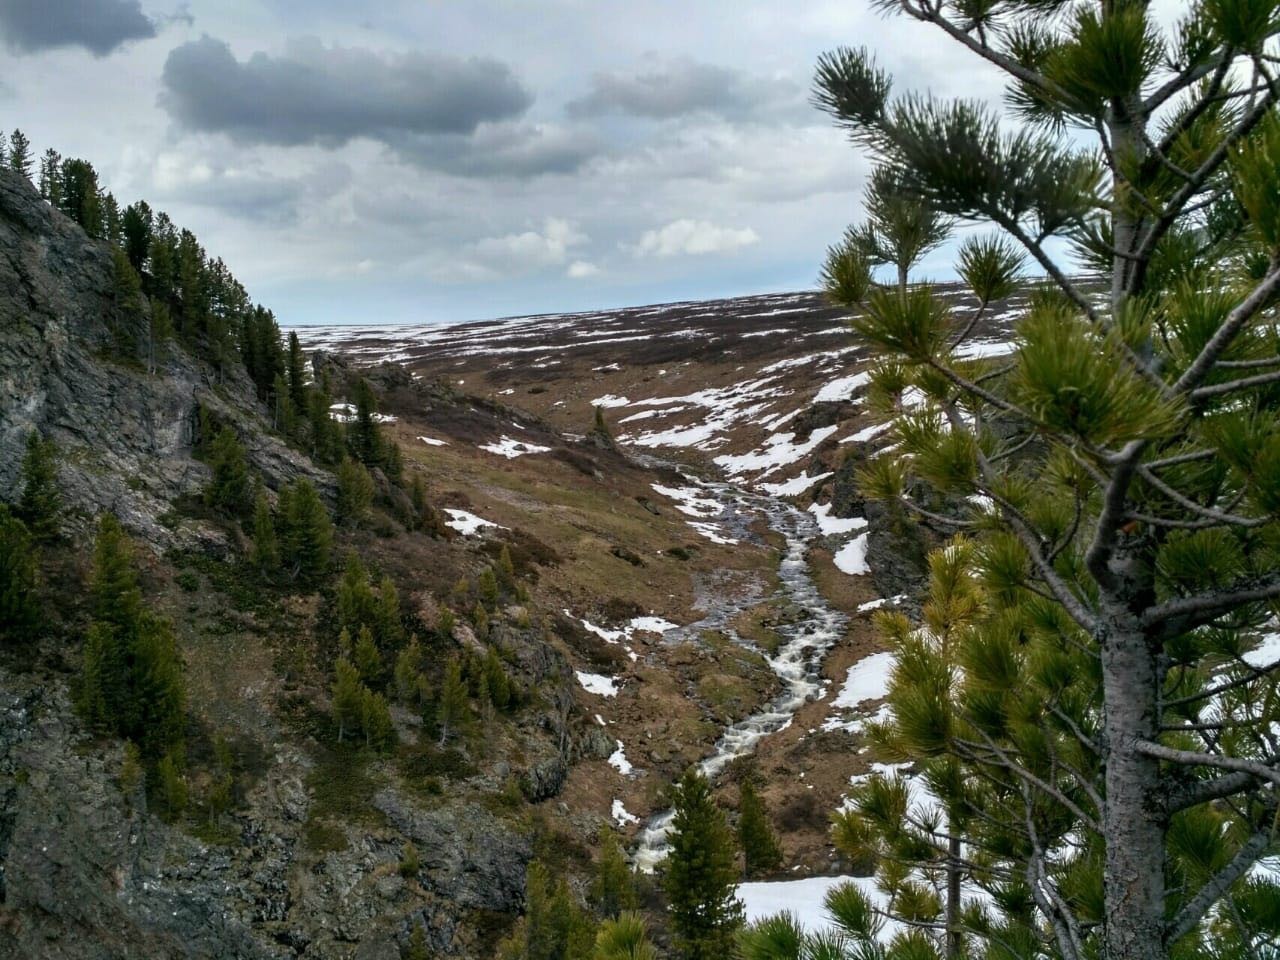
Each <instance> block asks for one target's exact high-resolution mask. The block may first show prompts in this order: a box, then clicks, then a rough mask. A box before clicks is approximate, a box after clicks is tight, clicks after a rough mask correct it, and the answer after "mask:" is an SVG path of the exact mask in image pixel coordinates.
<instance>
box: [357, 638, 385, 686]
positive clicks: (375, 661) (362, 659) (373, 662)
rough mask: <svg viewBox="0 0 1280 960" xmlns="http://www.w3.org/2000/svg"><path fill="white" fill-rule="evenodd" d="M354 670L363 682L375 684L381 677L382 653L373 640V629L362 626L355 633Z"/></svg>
mask: <svg viewBox="0 0 1280 960" xmlns="http://www.w3.org/2000/svg"><path fill="white" fill-rule="evenodd" d="M353 655H354V657H355V665H356V670H358V671H359V672H360V679H361V680H362V681H363V682H365V683H372V684H377V683H379V682H381V679H382V654H381V653H379V652H378V644H377V643H376V642H374V639H373V631H372V630H370V629H369V627H368V626H367V625H366V626H363V627H361V628H360V632H359V633H358V634H356V648H355V650H354V652H353Z"/></svg>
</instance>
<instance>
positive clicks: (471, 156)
mask: <svg viewBox="0 0 1280 960" xmlns="http://www.w3.org/2000/svg"><path fill="white" fill-rule="evenodd" d="M387 142H388V143H389V145H390V146H391V147H392V148H393V149H394V150H395V151H396V153H398V154H399V155H400V156H401V157H403V158H404V159H405V160H407V161H409V162H411V163H415V164H418V165H420V166H423V167H428V168H430V169H433V170H440V171H442V172H444V173H450V174H453V175H454V176H460V177H477V178H491V177H513V178H528V177H537V176H542V175H545V174H567V173H574V172H576V171H577V170H579V169H581V168H582V167H583V166H584V165H585V164H586V163H587V162H588V161H589V160H591V159H592V158H593V157H595V156H597V155H598V154H599V153H601V152H602V150H603V144H602V142H601V140H600V139H599V138H598V137H597V136H596V135H595V134H593V133H591V132H590V131H586V130H580V129H570V128H564V127H559V126H553V125H549V124H534V123H518V122H516V123H486V124H482V125H480V126H479V127H477V128H476V130H475V131H474V132H473V133H471V134H470V135H461V134H452V135H443V136H440V135H426V136H414V135H408V136H400V137H394V138H391V139H390V140H388V141H387Z"/></svg>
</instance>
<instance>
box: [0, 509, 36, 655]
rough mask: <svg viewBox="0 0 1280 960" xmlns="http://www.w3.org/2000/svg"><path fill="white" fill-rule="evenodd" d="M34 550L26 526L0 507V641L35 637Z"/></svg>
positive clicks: (17, 640)
mask: <svg viewBox="0 0 1280 960" xmlns="http://www.w3.org/2000/svg"><path fill="white" fill-rule="evenodd" d="M36 584H37V576H36V549H35V546H34V544H33V543H32V541H31V535H30V534H29V533H28V532H27V527H26V524H24V523H23V522H22V521H21V520H19V519H18V518H17V517H15V516H14V515H13V513H12V512H11V511H10V510H9V508H8V507H7V506H5V505H4V504H2V503H0V640H3V641H5V642H8V643H18V642H24V641H27V640H30V639H32V638H34V637H35V636H36V634H37V633H38V623H39V614H40V605H39V602H38V600H37V597H36Z"/></svg>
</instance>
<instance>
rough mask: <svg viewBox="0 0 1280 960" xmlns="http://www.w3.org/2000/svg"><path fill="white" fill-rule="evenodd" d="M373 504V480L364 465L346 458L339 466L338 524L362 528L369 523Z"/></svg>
mask: <svg viewBox="0 0 1280 960" xmlns="http://www.w3.org/2000/svg"><path fill="white" fill-rule="evenodd" d="M372 504H373V478H372V477H370V476H369V471H368V470H366V469H365V468H364V465H363V464H362V463H360V462H359V461H357V460H353V459H351V458H350V457H346V458H345V459H343V461H342V463H340V464H339V465H338V507H337V519H338V522H339V523H342V524H345V525H346V526H349V527H358V526H360V525H361V524H363V523H365V522H367V521H368V519H369V508H370V506H372Z"/></svg>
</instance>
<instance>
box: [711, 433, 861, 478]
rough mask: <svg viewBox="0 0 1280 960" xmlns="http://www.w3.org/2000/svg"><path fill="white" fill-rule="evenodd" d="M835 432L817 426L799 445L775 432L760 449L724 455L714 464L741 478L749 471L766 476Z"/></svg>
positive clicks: (793, 439) (789, 437)
mask: <svg viewBox="0 0 1280 960" xmlns="http://www.w3.org/2000/svg"><path fill="white" fill-rule="evenodd" d="M836 430H837V428H836V427H820V428H818V429H817V430H814V431H813V432H812V433H810V434H809V439H808V440H805V441H803V442H801V443H797V442H796V440H795V437H796V435H795V434H794V433H775V434H774V435H773V436H771V437H769V439H767V440H766V441H765V442H764V446H763V448H762V449H760V450H753V451H752V452H751V453H744V454H741V455H737V456H734V455H730V454H726V455H724V456H720V457H716V463H717V464H718V465H719V466H721V467H724V469H725V471H726V472H727V473H729V474H730V475H732V476H741V475H742V474H744V473H746V472H748V471H752V470H763V471H764V472H765V474H768V473H770V472H772V471H774V470H777V469H778V468H780V467H785V466H786V465H787V464H790V463H795V462H796V461H797V460H799V459H800V458H801V457H805V456H808V455H809V454H810V453H812V452H813V451H814V450H815V449H817V448H818V446H819V445H820V444H821V443H822V441H824V440H826V439H827V437H829V436H831V434H833V433H835V432H836Z"/></svg>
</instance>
